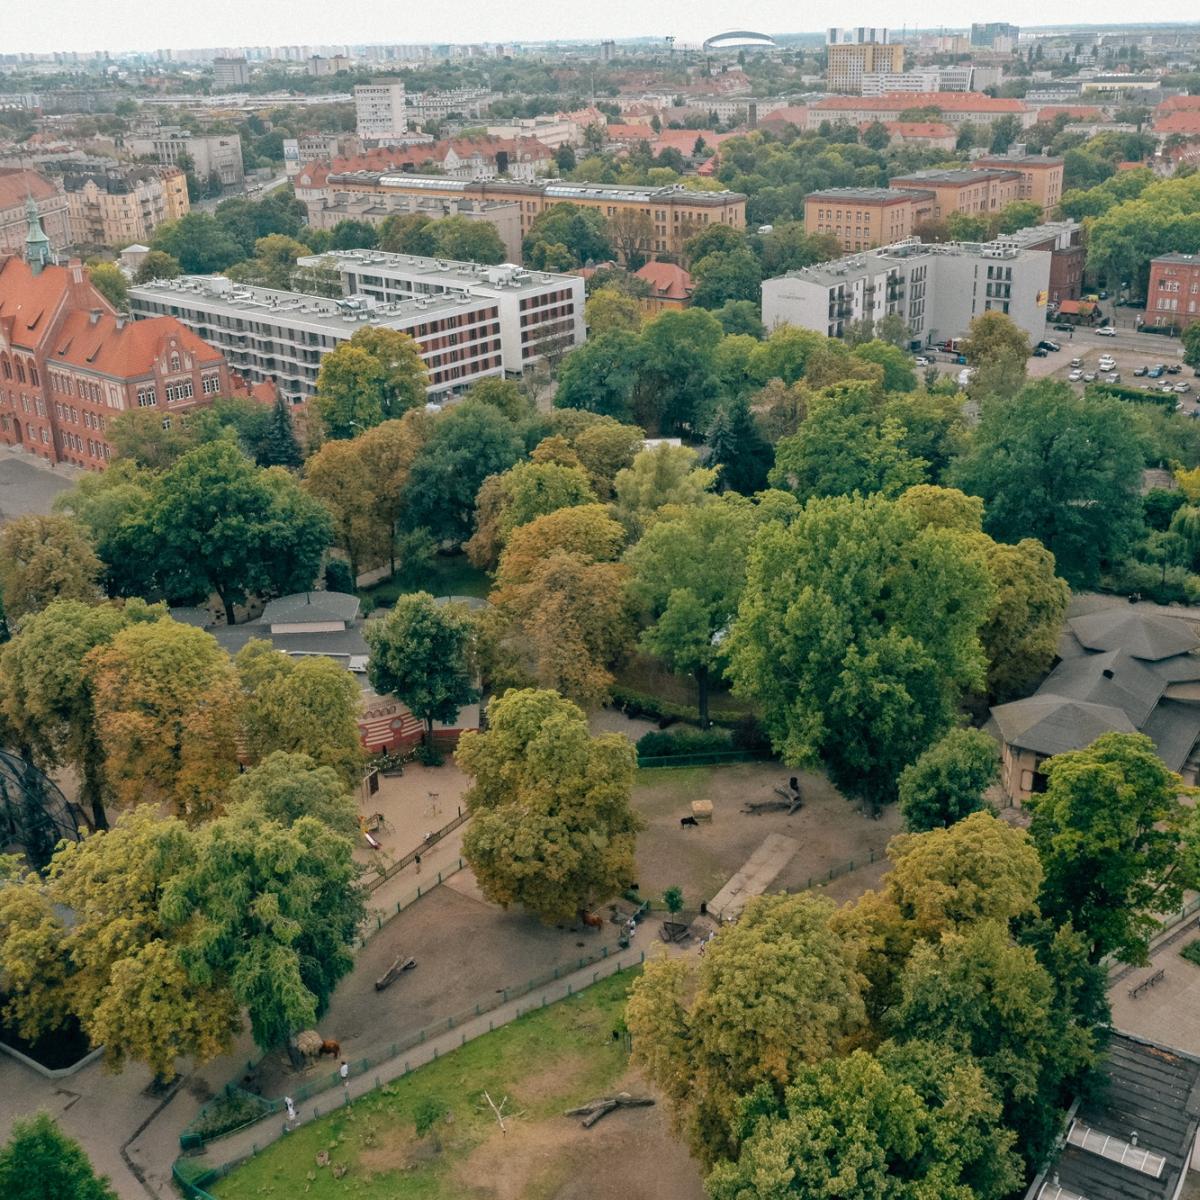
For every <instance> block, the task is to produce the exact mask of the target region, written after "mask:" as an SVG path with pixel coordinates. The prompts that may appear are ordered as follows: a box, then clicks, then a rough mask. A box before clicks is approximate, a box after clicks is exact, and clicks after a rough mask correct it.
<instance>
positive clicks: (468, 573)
mask: <svg viewBox="0 0 1200 1200" xmlns="http://www.w3.org/2000/svg"><path fill="white" fill-rule="evenodd" d="M491 588H492V579H491V576H490V575H488V574H487V572H486V571H481V570H479V568H478V567H473V566H471V564H470V562H469V561H468V560H467V557H466V555H465V554H454V555H446V554H438V555H436V556H435V557H434V558H433V559H432V560H431V561H430V562H429V563H427V564H425V565H423V566H421V567H419V568H416V569H414V570H411V571H405V570H401V571H399V572H397V573H396V575H394V576H393V577H392V578H391V579H383V580H380V582H379V583H375V584H372V585H371V586H370V587H368V588H363V589H362V594H363V595H364V596H370V597H371V599H372V600H374V601H375V603H376V604H377V605H390V604H394V603H395V602H396V597H397V596H403V595H404V594H405V593H406V592H429V593H430V595H433V596H478V597H480V598H481V599H482V598H484V597H486V596H487V594H488V592H489V591H491Z"/></svg>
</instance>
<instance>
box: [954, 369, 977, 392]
mask: <svg viewBox="0 0 1200 1200" xmlns="http://www.w3.org/2000/svg"><path fill="white" fill-rule="evenodd" d="M974 374H975V368H974V367H963V369H962V370H961V371H959V373H958V386H959V387H964V388H965V387H966V386H967V384H968V383H970V382H971V376H972V375H974Z"/></svg>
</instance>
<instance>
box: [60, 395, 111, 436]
mask: <svg viewBox="0 0 1200 1200" xmlns="http://www.w3.org/2000/svg"><path fill="white" fill-rule="evenodd" d="M54 415H55V416H56V417H57V418H58V419H59V420H60V421H70V422H71V423H72V424H74V425H78V424H79V423H80V413H79V410H78V409H77V408H74V407H73V406H72V405H70V404H63V403H61V402H60V401H58V400H55V402H54ZM82 420H83V424H84V425H85V426H86V427H87V428H88V429H103V428H104V418H103V417H98V416H96V415H95V414H93V413H90V412H88V410H87V409H86V408H85V409H84V410H83V417H82Z"/></svg>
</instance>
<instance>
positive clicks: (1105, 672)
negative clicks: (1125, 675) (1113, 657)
mask: <svg viewBox="0 0 1200 1200" xmlns="http://www.w3.org/2000/svg"><path fill="white" fill-rule="evenodd" d="M1100 674H1101V675H1103V676H1104V678H1105V679H1111V678H1112V677H1113V670H1112V667H1105V668H1104V670H1103V671H1101V672H1100Z"/></svg>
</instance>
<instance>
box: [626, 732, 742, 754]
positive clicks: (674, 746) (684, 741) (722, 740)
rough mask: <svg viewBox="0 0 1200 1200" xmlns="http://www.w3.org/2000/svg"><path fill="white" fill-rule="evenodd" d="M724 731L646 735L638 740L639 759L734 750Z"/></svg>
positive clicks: (654, 733)
mask: <svg viewBox="0 0 1200 1200" xmlns="http://www.w3.org/2000/svg"><path fill="white" fill-rule="evenodd" d="M732 749H733V743H732V742H731V741H730V739H729V734H728V733H726V732H725V730H723V729H708V730H704V729H676V730H672V731H671V732H669V733H664V732H657V731H656V732H652V733H644V734H642V736H641V737H640V738H638V743H637V752H638V757H639V758H670V757H672V756H674V755H677V754H711V753H714V752H720V751H723V750H732Z"/></svg>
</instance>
